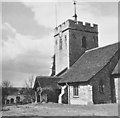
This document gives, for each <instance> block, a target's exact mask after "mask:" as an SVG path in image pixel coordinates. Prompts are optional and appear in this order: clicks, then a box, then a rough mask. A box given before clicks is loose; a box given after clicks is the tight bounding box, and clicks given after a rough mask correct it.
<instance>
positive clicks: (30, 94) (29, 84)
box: [24, 75, 35, 102]
mask: <svg viewBox="0 0 120 118" xmlns="http://www.w3.org/2000/svg"><path fill="white" fill-rule="evenodd" d="M33 84H34V75H31V76H30V77H29V78H28V80H26V81H25V93H24V94H25V97H26V99H27V101H28V102H33V101H34V100H35V95H34V90H33V89H32V88H33Z"/></svg>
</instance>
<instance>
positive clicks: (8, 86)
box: [2, 80, 12, 104]
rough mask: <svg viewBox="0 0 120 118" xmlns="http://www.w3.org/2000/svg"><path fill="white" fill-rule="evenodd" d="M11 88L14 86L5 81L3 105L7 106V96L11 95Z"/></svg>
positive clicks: (3, 84) (3, 85) (3, 83)
mask: <svg viewBox="0 0 120 118" xmlns="http://www.w3.org/2000/svg"><path fill="white" fill-rule="evenodd" d="M10 88H12V84H11V83H10V81H8V80H4V81H3V82H2V103H3V104H5V100H6V98H7V96H8V95H9V94H10V91H9V90H10Z"/></svg>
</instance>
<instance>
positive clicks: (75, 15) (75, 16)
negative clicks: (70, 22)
mask: <svg viewBox="0 0 120 118" xmlns="http://www.w3.org/2000/svg"><path fill="white" fill-rule="evenodd" d="M73 4H74V16H73V17H74V18H75V21H77V14H76V1H75V0H74V3H73Z"/></svg>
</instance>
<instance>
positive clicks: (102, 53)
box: [33, 13, 120, 105]
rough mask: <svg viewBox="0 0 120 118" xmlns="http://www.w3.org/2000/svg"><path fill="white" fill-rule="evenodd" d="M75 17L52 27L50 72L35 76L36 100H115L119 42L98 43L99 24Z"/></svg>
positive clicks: (118, 74)
mask: <svg viewBox="0 0 120 118" xmlns="http://www.w3.org/2000/svg"><path fill="white" fill-rule="evenodd" d="M74 17H75V19H74V20H71V19H68V20H67V21H65V22H64V23H62V24H60V25H59V26H58V27H56V28H55V29H54V39H55V45H54V56H53V66H52V74H51V76H38V77H36V80H35V83H34V87H33V89H34V90H35V96H36V97H35V98H36V102H43V101H44V102H57V103H60V104H62V103H63V104H77V105H79V104H80V105H87V104H105V103H118V79H120V72H119V70H118V64H119V63H120V43H119V42H118V43H115V44H111V45H107V46H104V47H99V45H98V25H97V24H93V25H91V24H90V23H85V24H83V22H80V21H77V15H76V13H75V16H74Z"/></svg>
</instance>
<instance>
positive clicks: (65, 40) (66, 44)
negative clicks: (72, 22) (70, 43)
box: [65, 35, 67, 46]
mask: <svg viewBox="0 0 120 118" xmlns="http://www.w3.org/2000/svg"><path fill="white" fill-rule="evenodd" d="M65 46H67V36H66V35H65Z"/></svg>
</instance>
